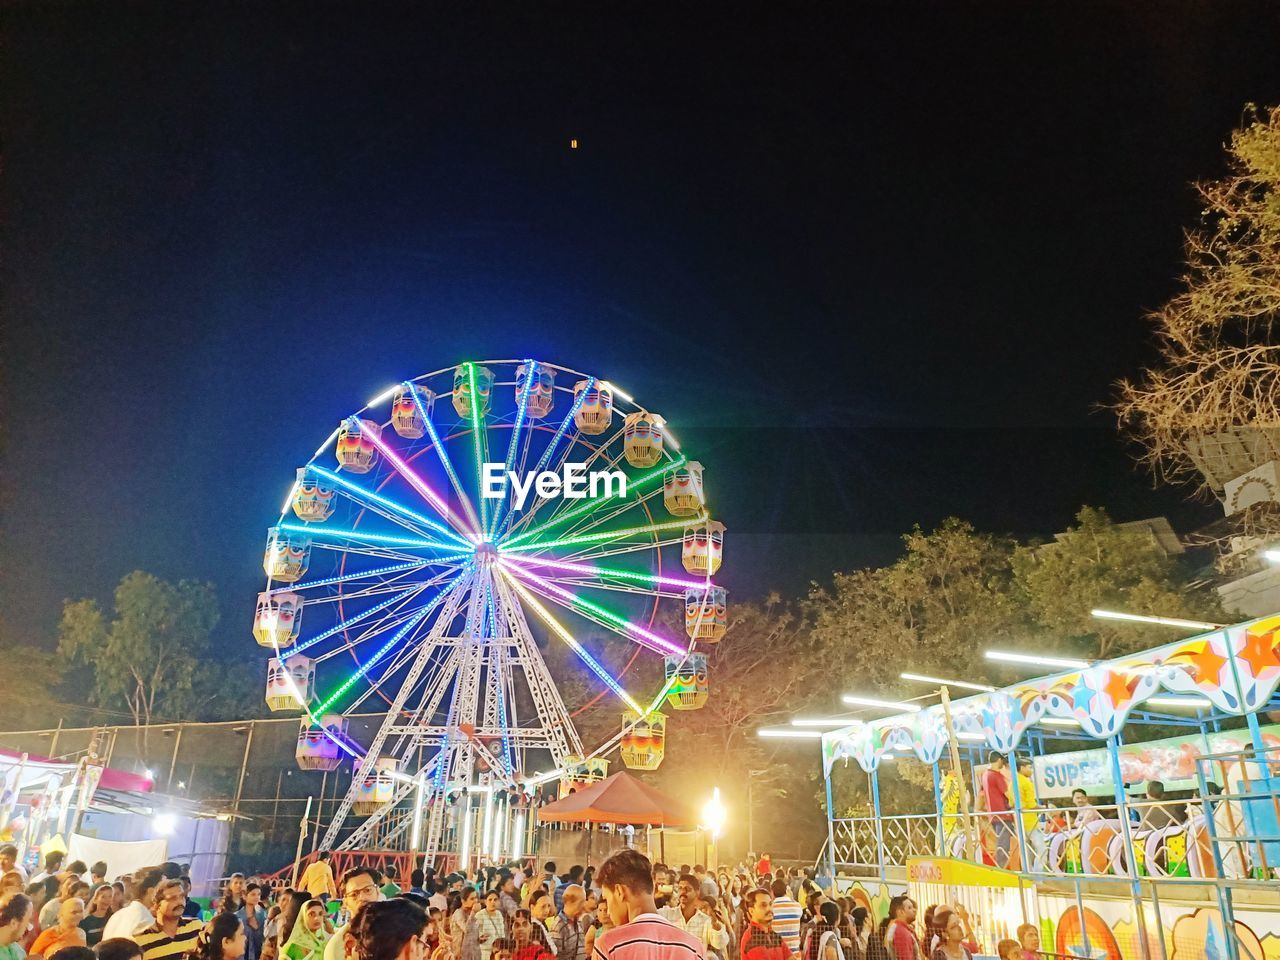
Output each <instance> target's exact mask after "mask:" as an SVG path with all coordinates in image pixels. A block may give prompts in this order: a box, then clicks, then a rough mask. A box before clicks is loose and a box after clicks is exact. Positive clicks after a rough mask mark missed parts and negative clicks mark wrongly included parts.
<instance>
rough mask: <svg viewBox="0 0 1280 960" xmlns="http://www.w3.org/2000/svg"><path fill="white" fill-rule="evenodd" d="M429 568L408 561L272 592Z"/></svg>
mask: <svg viewBox="0 0 1280 960" xmlns="http://www.w3.org/2000/svg"><path fill="white" fill-rule="evenodd" d="M425 566H427V564H426V563H424V562H423V561H421V560H407V561H405V562H404V563H396V564H392V565H391V566H389V567H378V568H377V569H375V570H361V571H360V572H359V573H344V574H343V575H342V576H340V577H326V578H325V579H323V580H307V581H305V582H303V583H290V584H288V585H287V586H283V587H278V588H276V589H275V590H272V591H271V592H272V593H290V592H292V591H294V590H306V589H308V588H310V587H328V586H332V585H333V584H335V583H347V582H348V581H351V580H363V579H364V578H365V577H380V576H382V575H383V574H384V573H400V572H402V571H404V570H415V569H417V568H418V567H425Z"/></svg>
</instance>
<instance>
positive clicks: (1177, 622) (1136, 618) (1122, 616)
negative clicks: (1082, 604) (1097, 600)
mask: <svg viewBox="0 0 1280 960" xmlns="http://www.w3.org/2000/svg"><path fill="white" fill-rule="evenodd" d="M1089 614H1090V615H1091V616H1094V617H1097V618H1098V619H1099V620H1127V621H1129V622H1130V623H1154V624H1155V625H1156V626H1158V627H1177V628H1178V629H1180V630H1221V629H1222V627H1223V626H1224V624H1221V623H1208V622H1207V621H1204V620H1183V619H1181V618H1179V617H1149V616H1146V615H1144V614H1141V613H1121V612H1120V611H1118V610H1090V611H1089Z"/></svg>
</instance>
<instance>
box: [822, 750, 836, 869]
mask: <svg viewBox="0 0 1280 960" xmlns="http://www.w3.org/2000/svg"><path fill="white" fill-rule="evenodd" d="M834 769H835V765H834V764H832V770H834ZM832 770H827V771H825V773H824V776H823V779H824V780H825V781H826V789H827V876H829V877H830V878H831V888H832V891H833V892H834V891H835V885H836V830H835V824H834V822H833V818H834V817H835V815H836V810H835V804H834V802H833V801H832V799H831V773H832Z"/></svg>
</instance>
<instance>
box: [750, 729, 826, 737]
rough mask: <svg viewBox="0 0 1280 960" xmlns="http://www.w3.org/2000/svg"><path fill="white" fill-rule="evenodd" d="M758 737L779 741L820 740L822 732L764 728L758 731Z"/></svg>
mask: <svg viewBox="0 0 1280 960" xmlns="http://www.w3.org/2000/svg"><path fill="white" fill-rule="evenodd" d="M756 736H757V737H772V738H774V739H777V740H818V739H821V737H822V731H821V730H784V729H779V728H778V727H762V728H761V729H759V730H757V731H756Z"/></svg>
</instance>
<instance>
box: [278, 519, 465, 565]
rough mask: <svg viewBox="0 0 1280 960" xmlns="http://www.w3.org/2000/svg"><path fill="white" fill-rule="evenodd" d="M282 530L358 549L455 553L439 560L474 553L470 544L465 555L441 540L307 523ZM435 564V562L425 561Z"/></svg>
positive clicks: (280, 525)
mask: <svg viewBox="0 0 1280 960" xmlns="http://www.w3.org/2000/svg"><path fill="white" fill-rule="evenodd" d="M277 527H278V528H279V529H281V530H288V531H289V532H291V533H302V534H305V535H306V536H308V537H312V538H321V537H330V538H332V539H335V540H345V541H350V542H352V543H354V544H355V545H356V546H357V547H360V546H365V547H404V548H408V549H411V550H442V551H446V552H448V551H454V553H453V554H452V555H451V557H440V558H437V559H439V560H446V561H452V560H457V559H459V558H461V557H467V556H470V555H471V553H472V550H471V544H468V545H467V547H468V549H467V551H466V552H465V553H458V552H456V551H457V550H458V545H455V544H452V543H443V542H441V541H439V540H426V539H422V538H420V537H397V536H393V535H391V534H386V533H372V532H370V531H367V530H348V529H345V528H339V527H328V526H325V525H324V524H305V523H281V524H277ZM316 545H317V546H323V545H324V544H323V543H319V542H318V543H317V544H316ZM425 562H434V561H425Z"/></svg>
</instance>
